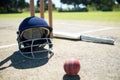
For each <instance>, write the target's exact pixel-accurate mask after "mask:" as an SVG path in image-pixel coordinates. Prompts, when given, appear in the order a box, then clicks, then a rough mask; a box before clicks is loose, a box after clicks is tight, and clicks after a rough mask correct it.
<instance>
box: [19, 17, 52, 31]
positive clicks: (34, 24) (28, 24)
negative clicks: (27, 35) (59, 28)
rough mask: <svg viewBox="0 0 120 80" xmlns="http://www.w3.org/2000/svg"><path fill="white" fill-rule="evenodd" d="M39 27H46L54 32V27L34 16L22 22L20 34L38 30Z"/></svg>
mask: <svg viewBox="0 0 120 80" xmlns="http://www.w3.org/2000/svg"><path fill="white" fill-rule="evenodd" d="M38 27H44V28H47V29H49V31H50V32H51V31H52V27H50V26H49V25H48V24H47V22H46V21H45V20H44V19H42V18H39V17H36V16H32V17H28V18H25V19H24V20H23V21H22V22H21V24H20V26H19V32H20V33H21V32H22V31H24V30H25V29H29V28H38Z"/></svg>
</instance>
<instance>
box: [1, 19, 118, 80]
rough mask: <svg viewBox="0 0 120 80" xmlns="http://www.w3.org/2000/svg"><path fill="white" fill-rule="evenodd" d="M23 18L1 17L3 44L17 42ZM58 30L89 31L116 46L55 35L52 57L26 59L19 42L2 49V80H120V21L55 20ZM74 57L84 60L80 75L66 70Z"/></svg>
mask: <svg viewBox="0 0 120 80" xmlns="http://www.w3.org/2000/svg"><path fill="white" fill-rule="evenodd" d="M21 20H22V19H0V47H3V46H4V45H10V44H17V42H16V37H17V36H16V31H17V29H18V25H19V24H20V22H21ZM106 28H108V29H106ZM109 28H110V29H109ZM100 29H104V30H100ZM54 30H55V31H64V32H71V33H79V32H85V31H90V32H91V33H86V34H88V35H93V36H99V37H107V38H112V39H114V40H115V45H108V44H100V43H92V42H84V41H72V40H65V39H56V38H54V39H53V44H54V48H53V52H54V56H52V58H50V59H49V60H48V59H44V60H30V59H26V58H24V57H23V56H22V55H21V54H20V53H19V51H18V47H17V45H14V46H11V47H6V48H0V80H120V23H118V22H112V21H108V22H107V21H104V22H102V21H63V20H55V21H54ZM71 57H74V58H77V59H79V60H80V64H81V69H80V72H79V73H78V75H77V76H68V75H66V74H65V72H64V69H63V63H64V61H65V60H66V59H68V58H71Z"/></svg>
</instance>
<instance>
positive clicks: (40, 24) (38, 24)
mask: <svg viewBox="0 0 120 80" xmlns="http://www.w3.org/2000/svg"><path fill="white" fill-rule="evenodd" d="M51 32H52V27H50V26H49V25H48V24H47V22H46V21H45V20H44V19H42V18H39V17H36V16H32V17H27V18H25V19H24V20H23V21H22V22H21V24H20V25H19V28H18V32H17V34H18V37H17V41H18V47H19V51H20V53H21V54H22V55H23V56H24V57H27V58H30V59H43V58H48V57H50V56H52V52H51V50H52V47H53V46H52V45H53V44H52V41H51V39H50V33H51ZM41 53H48V54H49V56H44V57H41V56H40V55H38V54H41Z"/></svg>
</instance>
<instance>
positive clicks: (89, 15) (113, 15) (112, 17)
mask: <svg viewBox="0 0 120 80" xmlns="http://www.w3.org/2000/svg"><path fill="white" fill-rule="evenodd" d="M35 15H36V16H38V17H39V16H40V13H36V14H35ZM28 16H30V13H29V12H24V13H17V14H0V18H25V17H28ZM45 18H48V12H45ZM53 19H55V20H100V21H120V11H119V12H62V13H59V12H53Z"/></svg>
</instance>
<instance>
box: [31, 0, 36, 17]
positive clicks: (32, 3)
mask: <svg viewBox="0 0 120 80" xmlns="http://www.w3.org/2000/svg"><path fill="white" fill-rule="evenodd" d="M30 15H31V16H35V9H34V0H30Z"/></svg>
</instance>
